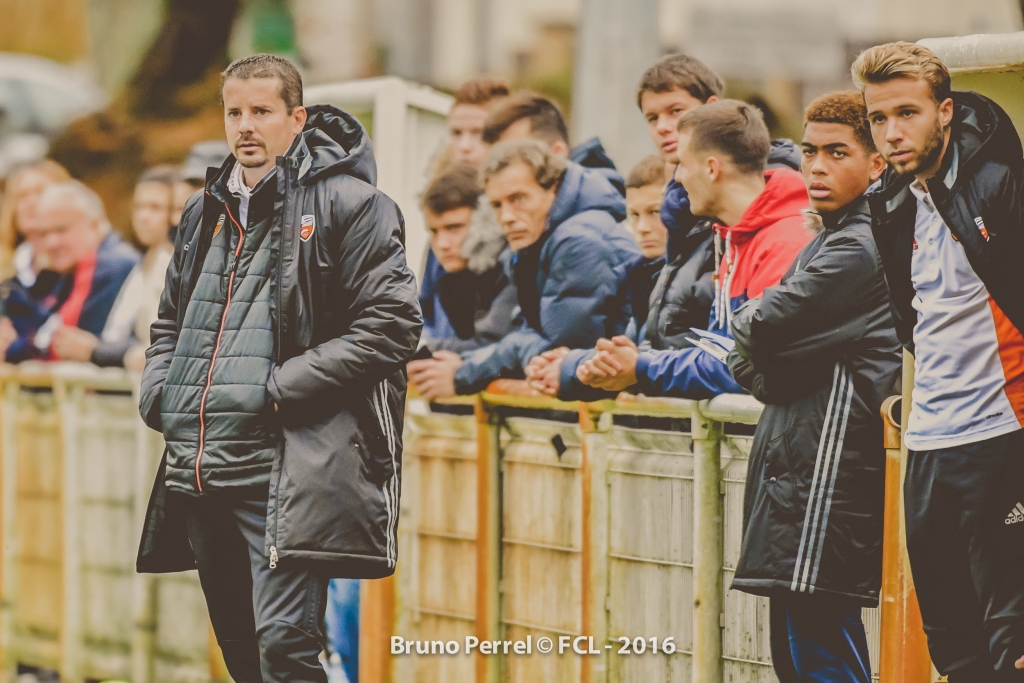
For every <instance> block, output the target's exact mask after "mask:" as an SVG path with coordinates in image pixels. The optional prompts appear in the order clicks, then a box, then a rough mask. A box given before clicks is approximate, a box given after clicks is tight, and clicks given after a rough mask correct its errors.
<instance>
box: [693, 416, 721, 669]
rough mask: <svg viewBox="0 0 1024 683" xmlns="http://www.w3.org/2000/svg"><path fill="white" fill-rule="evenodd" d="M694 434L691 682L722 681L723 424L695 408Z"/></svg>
mask: <svg viewBox="0 0 1024 683" xmlns="http://www.w3.org/2000/svg"><path fill="white" fill-rule="evenodd" d="M690 428H691V434H692V436H693V525H694V533H693V664H692V667H693V668H692V672H691V675H690V680H692V681H700V683H722V675H723V668H722V615H723V614H724V613H725V606H724V605H725V601H724V594H723V577H722V564H723V554H722V553H723V548H724V535H725V530H724V522H725V511H724V495H723V493H722V462H721V449H722V445H721V441H722V434H723V424H722V423H721V422H716V421H714V420H711V419H708V418H706V417H704V416H703V415H702V414H701V412H700V408H699V407H697V408H694V411H693V417H692V418H691V421H690Z"/></svg>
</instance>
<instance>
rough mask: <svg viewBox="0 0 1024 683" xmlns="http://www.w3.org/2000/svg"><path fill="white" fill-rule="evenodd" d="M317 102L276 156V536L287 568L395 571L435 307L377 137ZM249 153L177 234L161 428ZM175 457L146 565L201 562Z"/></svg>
mask: <svg viewBox="0 0 1024 683" xmlns="http://www.w3.org/2000/svg"><path fill="white" fill-rule="evenodd" d="M307 111H308V113H309V118H308V121H307V123H306V127H305V130H304V131H303V133H302V134H301V138H300V139H299V140H296V143H295V145H293V147H292V150H291V151H290V152H289V154H288V155H287V156H284V157H279V158H278V160H277V167H276V170H275V171H274V173H275V174H276V182H277V185H278V194H277V199H276V204H277V205H276V206H275V211H274V219H273V222H272V225H271V227H270V231H271V248H272V251H273V258H274V267H272V268H271V270H270V279H271V289H270V291H271V302H272V303H271V306H270V309H271V326H272V331H273V336H274V352H273V361H274V367H273V369H272V371H271V374H270V379H269V380H268V382H267V387H266V390H267V392H269V394H270V396H271V398H272V399H273V401H274V402H275V403H276V404H277V405H278V406H279V408H280V412H279V413H277V419H278V421H279V424H278V427H279V429H280V438H281V442H280V443H281V448H280V449H279V451H278V455H277V457H276V459H275V460H274V463H273V469H272V471H271V473H270V490H269V501H268V502H269V505H268V512H267V536H266V552H267V555H268V557H269V559H270V566H271V567H272V568H273V567H274V566H276V564H277V563H278V562H281V563H293V562H296V561H302V562H303V563H304V564H305V565H306V566H309V565H314V566H316V567H317V568H318V570H319V571H322V572H323V573H324V574H325V575H327V576H338V577H351V578H379V577H382V576H388V575H390V574H392V573H394V570H395V562H396V559H397V558H396V525H397V522H398V501H399V493H400V483H401V455H402V419H403V415H404V410H405V387H406V376H405V365H406V363H407V362H408V360H409V359H410V358H411V357H412V355H413V353H414V352H415V349H416V345H417V342H418V339H419V333H420V328H421V325H422V319H421V316H420V310H419V303H418V301H417V297H416V284H415V280H414V278H413V275H412V273H411V272H410V270H409V269H408V267H407V265H406V258H405V248H404V240H405V227H404V222H403V220H402V215H401V212H400V211H399V210H398V207H397V206H396V205H395V204H394V202H393V201H391V200H390V199H389V198H388V197H387V196H385V195H384V194H383V193H381V192H380V191H378V190H377V189H376V188H375V187H374V183H375V181H376V164H375V162H374V159H373V152H372V147H371V144H370V140H369V137H368V136H367V135H366V132H365V131H364V130H363V128H362V126H361V125H360V124H359V122H358V121H357V120H356V119H355V118H353V117H352V116H350V115H348V114H346V113H344V112H342V111H340V110H338V109H335V108H333V107H328V106H315V107H309V108H308V110H307ZM234 163H235V159H234V158H233V157H228V159H227V160H226V161H225V163H224V165H223V166H222V167H221V168H220V169H219V170H211V172H210V174H209V175H208V184H207V186H208V189H209V191H208V192H206V193H201V194H200V193H197V194H196V195H195V196H193V198H192V199H191V200H190V201H189V203H188V205H187V206H186V208H185V212H184V215H183V217H182V222H181V226H180V228H179V230H178V232H177V235H176V238H175V253H174V258H173V259H172V261H171V264H170V266H169V268H168V270H167V281H166V285H165V287H164V293H163V297H162V299H161V302H160V309H159V318H158V320H157V322H156V323H154V324H153V326H152V328H151V339H152V345H151V346H150V348H149V350H148V351H147V352H146V357H147V362H146V369H145V372H144V373H143V377H142V388H141V391H140V406H139V408H140V412H141V414H142V417H143V419H144V420H145V421H146V423H147V424H148V425H149V426H150V427H152V428H153V429H157V430H160V429H161V422H162V419H161V409H162V403H163V401H162V392H163V387H164V384H165V381H166V379H167V373H168V367H169V365H170V361H171V358H172V357H173V355H174V349H175V346H176V343H177V338H178V334H179V332H180V330H181V326H182V321H183V319H184V315H185V311H186V309H187V308H188V303H189V301H190V297H191V296H192V291H193V288H194V287H195V284H196V279H197V277H198V275H199V272H200V270H201V268H202V264H203V261H204V258H205V255H206V252H207V250H208V249H209V247H210V243H211V240H212V238H213V235H214V232H215V231H216V229H217V223H218V221H219V220H220V217H221V215H223V214H224V213H225V206H224V204H223V203H222V200H221V198H218V196H217V194H218V193H216V192H213V191H212V190H213V189H214V188H215V187H216V186H217V184H218V180H219V179H222V178H223V177H225V174H227V173H229V172H230V170H231V168H232V166H233V165H234ZM222 228H223V226H222ZM220 362H221V360H220V359H218V360H217V363H215V364H214V369H213V372H214V373H216V372H217V371H218V369H217V364H219V363H220ZM206 381H209V379H207V380H206ZM179 408H181V406H175V405H165V406H163V410H171V411H173V410H177V409H179ZM203 466H206V467H230V463H229V462H220V463H218V462H210V463H206V464H205V465H203ZM165 468H166V455H165V458H164V460H163V461H162V462H161V464H160V467H159V471H158V474H157V480H156V484H155V485H154V489H153V495H152V497H151V499H150V504H149V509H148V510H147V515H146V521H145V524H144V527H143V534H142V541H141V545H140V548H139V557H138V561H137V568H138V570H139V571H141V572H169V571H183V570H186V569H191V568H194V566H195V560H194V556H193V555H192V552H191V548H190V546H189V544H188V537H187V534H186V532H185V526H184V517H183V511H182V508H181V503H180V498H179V496H178V495H170V496H169V495H167V488H166V486H165V483H164V473H165ZM211 495H213V494H211Z"/></svg>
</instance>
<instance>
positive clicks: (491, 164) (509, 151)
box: [480, 140, 568, 190]
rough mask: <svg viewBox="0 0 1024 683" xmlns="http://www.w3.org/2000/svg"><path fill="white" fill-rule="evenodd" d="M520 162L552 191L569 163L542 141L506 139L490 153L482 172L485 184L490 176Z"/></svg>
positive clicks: (481, 175) (545, 187) (541, 183)
mask: <svg viewBox="0 0 1024 683" xmlns="http://www.w3.org/2000/svg"><path fill="white" fill-rule="evenodd" d="M517 161H518V162H522V163H524V164H526V165H527V166H529V167H530V170H531V171H533V179H534V180H536V181H537V184H538V185H540V186H541V187H543V188H544V189H545V190H550V189H551V188H552V187H554V186H555V185H557V184H558V183H560V182H561V181H562V178H563V177H564V176H565V169H566V167H567V163H568V162H566V160H565V159H562V158H561V157H558V156H555V155H554V154H552V152H551V148H550V147H548V146H547V145H546V144H544V143H543V142H541V141H540V140H506V141H505V142H502V143H499V144H497V145H495V146H494V147H493V148H492V149H491V151H490V152H488V154H487V160H486V161H484V167H483V169H482V170H481V171H480V179H481V181H482V183H483V185H485V186H486V185H487V181H489V180H490V179H491V176H493V175H495V174H496V173H500V172H502V171H504V170H505V169H506V168H508V167H509V166H511V165H512V164H514V163H516V162H517Z"/></svg>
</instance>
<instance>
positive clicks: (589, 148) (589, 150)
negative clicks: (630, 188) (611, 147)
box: [569, 138, 626, 197]
mask: <svg viewBox="0 0 1024 683" xmlns="http://www.w3.org/2000/svg"><path fill="white" fill-rule="evenodd" d="M569 161H573V162H575V163H577V164H579V165H580V166H582V167H583V168H592V169H594V170H596V171H598V172H599V173H600V174H601V175H603V176H604V177H605V178H606V179H607V180H608V182H610V183H611V184H612V186H614V187H615V189H616V190H617V191H618V193H619V194H621V195H622V196H623V197H625V196H626V179H625V178H623V177H622V174H620V173H619V171H618V169H617V168H615V162H614V161H612V158H611V157H610V156H608V152H606V151H605V149H604V145H602V144H601V140H600V139H598V138H590V139H589V140H587V141H586V142H584V143H582V144H580V145H578V146H576V147H574V148H573V149H572V150H571V151H570V152H569Z"/></svg>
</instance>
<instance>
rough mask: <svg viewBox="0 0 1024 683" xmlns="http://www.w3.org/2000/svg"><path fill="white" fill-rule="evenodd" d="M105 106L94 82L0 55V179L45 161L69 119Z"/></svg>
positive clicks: (48, 64) (46, 63)
mask: <svg viewBox="0 0 1024 683" xmlns="http://www.w3.org/2000/svg"><path fill="white" fill-rule="evenodd" d="M107 101H108V97H107V94H106V93H105V92H104V91H103V89H102V88H101V87H100V86H99V85H98V84H97V83H96V81H95V80H94V79H92V78H90V77H89V76H88V75H87V74H86V73H84V72H82V71H80V70H78V69H74V68H71V67H67V66H63V65H61V64H58V63H56V62H53V61H50V60H48V59H43V58H42V57H34V56H31V55H23V54H15V53H11V52H0V178H3V177H6V176H7V175H8V174H9V173H10V172H11V171H12V170H14V169H16V168H17V167H19V166H21V165H23V164H27V163H32V162H34V161H38V160H39V159H42V158H43V157H45V156H46V153H47V152H48V151H49V149H50V143H51V141H52V140H53V139H54V138H55V137H56V136H57V135H59V134H60V133H61V132H62V131H63V130H64V129H65V128H66V127H67V125H68V124H69V123H71V121H72V120H73V119H75V118H77V117H79V116H84V115H85V114H90V113H92V112H95V111H98V110H100V109H102V108H103V107H104V106H105V105H106V104H107Z"/></svg>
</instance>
